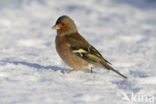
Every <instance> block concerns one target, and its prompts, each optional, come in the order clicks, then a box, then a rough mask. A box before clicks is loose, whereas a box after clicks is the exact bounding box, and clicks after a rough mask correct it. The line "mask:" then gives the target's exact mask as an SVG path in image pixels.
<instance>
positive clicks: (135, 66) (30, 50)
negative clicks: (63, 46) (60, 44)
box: [0, 0, 156, 104]
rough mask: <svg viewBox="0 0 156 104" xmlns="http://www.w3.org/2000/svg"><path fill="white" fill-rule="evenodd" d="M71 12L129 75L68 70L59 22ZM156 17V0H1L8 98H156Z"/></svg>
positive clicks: (110, 101) (18, 102)
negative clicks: (58, 33)
mask: <svg viewBox="0 0 156 104" xmlns="http://www.w3.org/2000/svg"><path fill="white" fill-rule="evenodd" d="M64 14H66V15H68V16H70V17H71V18H72V19H73V20H74V21H75V23H76V24H77V26H78V30H79V32H80V33H81V34H82V35H83V36H84V37H85V38H86V39H87V40H88V41H89V42H90V43H91V44H92V45H93V46H94V47H96V48H97V49H98V50H99V51H100V52H101V54H102V55H103V56H104V57H105V58H106V59H107V60H108V61H110V62H111V63H112V64H113V67H114V68H116V69H117V70H118V71H120V72H121V73H123V74H124V75H126V76H128V79H127V80H124V79H122V78H121V77H119V76H118V75H116V74H115V73H113V72H110V71H107V70H103V69H100V68H94V71H95V73H94V74H91V73H90V72H89V71H88V70H86V71H75V72H73V73H71V74H66V72H67V71H69V70H70V68H69V67H68V66H67V65H65V64H64V63H63V62H62V60H61V59H60V57H59V56H58V54H57V52H56V50H55V43H54V40H55V36H56V31H54V30H52V29H51V27H52V25H54V24H55V22H56V20H57V18H58V17H59V16H61V15H64ZM155 17H156V1H155V0H137V1H136V0H68V1H64V0H59V1H58V0H1V1H0V42H1V44H0V104H155V103H156V100H155V99H156V90H155V89H156V77H155V76H156V70H155V68H156V18H155ZM141 95H143V97H144V98H143V99H142V100H141V97H142V96H141ZM125 96H127V97H125ZM145 97H147V98H145ZM139 98H140V99H139Z"/></svg>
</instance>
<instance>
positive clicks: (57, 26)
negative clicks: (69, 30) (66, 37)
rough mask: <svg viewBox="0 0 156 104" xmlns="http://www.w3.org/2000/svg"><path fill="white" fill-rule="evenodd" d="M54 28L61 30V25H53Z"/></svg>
mask: <svg viewBox="0 0 156 104" xmlns="http://www.w3.org/2000/svg"><path fill="white" fill-rule="evenodd" d="M52 29H54V30H59V29H60V27H59V25H54V26H53V27H52Z"/></svg>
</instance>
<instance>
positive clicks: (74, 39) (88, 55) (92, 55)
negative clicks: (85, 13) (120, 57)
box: [66, 33, 111, 64]
mask: <svg viewBox="0 0 156 104" xmlns="http://www.w3.org/2000/svg"><path fill="white" fill-rule="evenodd" d="M66 39H67V41H68V42H69V44H70V45H71V47H70V49H71V51H72V53H74V54H75V55H77V56H79V57H81V58H83V59H85V60H86V61H88V62H90V63H93V64H97V62H101V61H102V62H104V63H109V64H111V63H110V62H108V61H107V60H105V59H104V58H103V56H102V55H101V54H100V53H99V52H98V51H97V50H96V49H95V48H94V47H93V46H91V45H90V44H89V43H88V42H87V41H86V40H85V39H84V38H83V37H82V36H81V35H80V34H79V33H75V34H71V35H67V36H66Z"/></svg>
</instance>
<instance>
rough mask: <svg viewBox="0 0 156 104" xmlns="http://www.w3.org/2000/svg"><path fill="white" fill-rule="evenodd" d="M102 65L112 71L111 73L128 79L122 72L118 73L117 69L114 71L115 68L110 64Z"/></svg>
mask: <svg viewBox="0 0 156 104" xmlns="http://www.w3.org/2000/svg"><path fill="white" fill-rule="evenodd" d="M102 65H103V66H104V67H105V68H106V69H108V70H111V71H113V72H115V73H117V74H118V75H120V76H121V77H123V78H125V79H127V77H126V76H125V75H123V74H121V73H120V72H118V71H117V70H115V69H114V68H113V67H111V66H110V65H109V64H107V63H102Z"/></svg>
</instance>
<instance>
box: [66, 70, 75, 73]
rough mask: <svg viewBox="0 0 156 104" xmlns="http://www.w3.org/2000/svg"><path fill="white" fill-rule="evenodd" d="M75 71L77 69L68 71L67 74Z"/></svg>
mask: <svg viewBox="0 0 156 104" xmlns="http://www.w3.org/2000/svg"><path fill="white" fill-rule="evenodd" d="M73 71H75V69H72V70H70V71H68V72H67V74H69V73H71V72H73Z"/></svg>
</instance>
